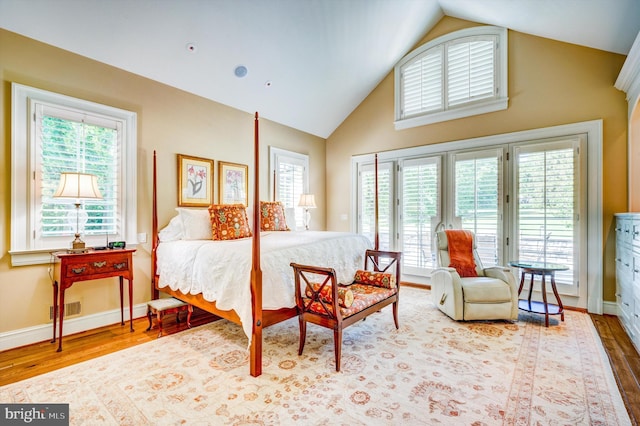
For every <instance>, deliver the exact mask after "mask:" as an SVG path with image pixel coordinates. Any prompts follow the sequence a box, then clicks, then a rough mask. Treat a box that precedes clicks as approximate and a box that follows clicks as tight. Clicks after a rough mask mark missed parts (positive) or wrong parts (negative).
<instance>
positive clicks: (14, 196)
mask: <svg viewBox="0 0 640 426" xmlns="http://www.w3.org/2000/svg"><path fill="white" fill-rule="evenodd" d="M11 94H12V102H11V225H10V227H11V230H10V232H11V246H10V247H11V249H10V250H9V254H10V255H11V264H12V266H22V265H36V264H43V263H49V262H50V261H51V255H50V253H51V252H52V251H53V250H51V249H34V247H33V246H32V243H31V241H32V239H31V237H30V235H29V234H30V233H32V232H33V226H34V220H35V214H36V212H35V209H34V204H33V197H34V196H35V195H34V192H35V191H34V185H35V181H36V180H35V176H36V173H38V170H36V163H35V158H34V155H35V154H34V152H33V151H34V150H33V149H32V146H33V144H34V143H35V142H34V141H33V140H32V138H33V137H35V120H34V119H33V117H34V111H33V110H32V105H33V103H34V102H35V101H37V102H41V103H48V104H52V105H58V106H60V107H65V106H66V107H70V108H74V109H77V110H86V111H88V112H91V113H92V114H96V115H105V116H109V117H112V118H114V119H117V120H121V121H122V123H123V134H122V138H123V141H122V158H121V160H120V161H121V173H122V188H121V190H122V216H121V220H122V237H123V238H124V239H125V240H126V242H127V245H128V246H135V245H137V182H136V180H137V175H136V173H137V171H136V169H137V159H136V149H137V114H136V113H135V112H132V111H126V110H123V109H119V108H114V107H111V106H108V105H102V104H98V103H95V102H91V101H86V100H82V99H77V98H73V97H70V96H66V95H62V94H59V93H55V92H50V91H46V90H42V89H37V88H34V87H29V86H24V85H21V84H17V83H12V85H11ZM61 249H64V248H63V247H61Z"/></svg>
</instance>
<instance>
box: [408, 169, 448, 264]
mask: <svg viewBox="0 0 640 426" xmlns="http://www.w3.org/2000/svg"><path fill="white" fill-rule="evenodd" d="M400 199H401V200H402V228H401V240H402V265H403V268H404V271H405V272H406V273H410V274H424V273H426V272H427V270H429V269H432V268H434V267H435V251H434V250H433V242H434V238H435V235H434V233H433V230H434V225H435V224H436V223H438V222H439V221H440V203H441V197H440V157H433V158H418V159H412V160H406V161H404V162H403V163H402V195H401V196H400Z"/></svg>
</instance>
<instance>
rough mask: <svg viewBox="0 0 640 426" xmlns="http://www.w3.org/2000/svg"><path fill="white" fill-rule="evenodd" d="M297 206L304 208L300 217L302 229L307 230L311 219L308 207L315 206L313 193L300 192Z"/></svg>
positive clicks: (313, 207)
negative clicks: (302, 223)
mask: <svg viewBox="0 0 640 426" xmlns="http://www.w3.org/2000/svg"><path fill="white" fill-rule="evenodd" d="M298 207H302V208H303V209H304V216H303V217H302V219H303V221H304V229H306V230H307V231H308V230H309V221H310V220H311V213H310V212H309V209H315V208H316V199H315V197H314V196H313V194H301V195H300V201H299V202H298Z"/></svg>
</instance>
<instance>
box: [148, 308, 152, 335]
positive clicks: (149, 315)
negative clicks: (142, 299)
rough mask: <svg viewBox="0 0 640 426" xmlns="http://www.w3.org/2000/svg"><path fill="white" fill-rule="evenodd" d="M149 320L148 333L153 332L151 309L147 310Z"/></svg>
mask: <svg viewBox="0 0 640 426" xmlns="http://www.w3.org/2000/svg"><path fill="white" fill-rule="evenodd" d="M147 318H148V319H149V328H147V331H149V330H151V327H153V321H152V320H151V309H147Z"/></svg>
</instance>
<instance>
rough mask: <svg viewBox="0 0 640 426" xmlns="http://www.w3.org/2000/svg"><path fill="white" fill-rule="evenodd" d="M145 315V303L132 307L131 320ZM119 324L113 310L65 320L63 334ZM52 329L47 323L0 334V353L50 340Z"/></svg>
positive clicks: (115, 311) (116, 314)
mask: <svg viewBox="0 0 640 426" xmlns="http://www.w3.org/2000/svg"><path fill="white" fill-rule="evenodd" d="M146 315H147V304H146V303H142V304H139V305H134V307H133V318H140V317H143V316H146ZM124 320H125V322H126V321H129V308H128V307H127V306H125V307H124ZM119 322H120V309H114V310H111V311H105V312H100V313H97V314H92V315H87V316H82V317H78V318H65V320H64V330H63V334H64V336H68V335H70V334H75V333H80V332H82V331H87V330H92V329H94V328H99V327H104V326H105V325H111V324H116V323H119ZM125 326H126V323H125ZM52 327H53V324H52V323H48V324H42V325H36V326H33V327H27V328H22V329H20V330H12V331H8V332H6V333H0V351H4V350H7V349H13V348H18V347H20V346H25V345H30V344H32V343H38V342H44V341H47V340H51V338H52V337H53V328H52ZM56 336H57V330H56Z"/></svg>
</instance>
